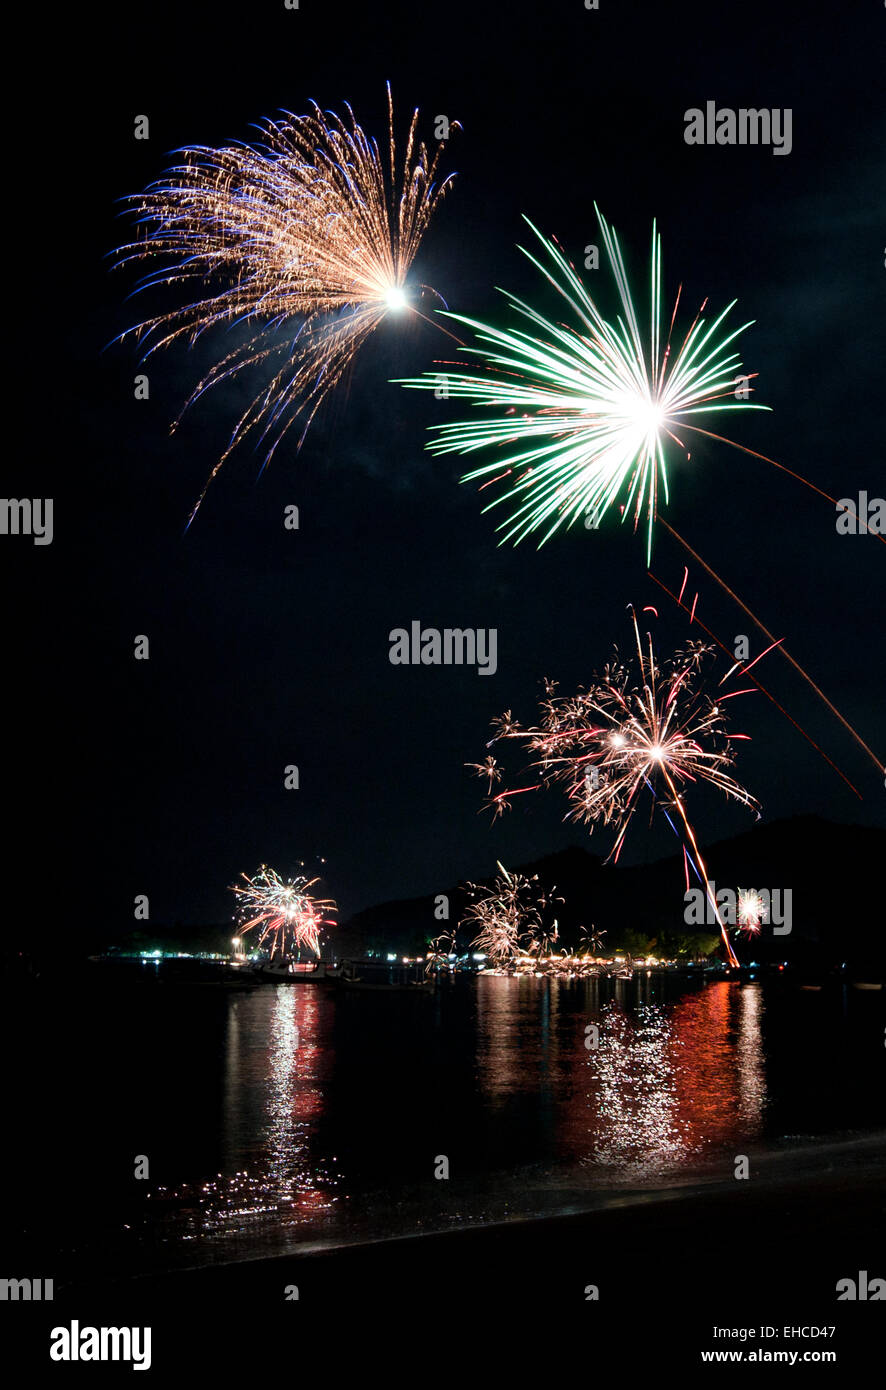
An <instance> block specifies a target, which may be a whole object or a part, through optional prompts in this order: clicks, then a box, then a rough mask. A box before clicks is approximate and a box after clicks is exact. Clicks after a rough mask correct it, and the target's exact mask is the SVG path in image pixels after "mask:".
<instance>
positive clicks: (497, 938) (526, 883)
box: [462, 863, 562, 969]
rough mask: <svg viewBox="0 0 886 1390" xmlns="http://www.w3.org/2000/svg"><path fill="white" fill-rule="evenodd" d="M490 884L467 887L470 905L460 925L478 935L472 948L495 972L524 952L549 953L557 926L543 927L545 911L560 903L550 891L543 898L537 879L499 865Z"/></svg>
mask: <svg viewBox="0 0 886 1390" xmlns="http://www.w3.org/2000/svg"><path fill="white" fill-rule="evenodd" d="M498 870H499V872H498V875H497V876H496V878H495V880H494V881H493V883H492V884H491V885H490V886H489V887H486V886H484V885H483V884H478V883H468V885H467V889H468V893H469V894H471V895H472V897H473V901H472V902H470V903H469V905H468V907H467V909H466V911H465V915H464V917H463V918H462V923H463V924H465V925H467V926H468V927H469V928H471V929H475V930H476V931H477V935H476V936H475V937H474V939H473V941H472V942H471V945H472V947H473V949H474V950H476V951H481V952H482V953H483V954H484V955H485V956H487V957H488V959H489V960H490V961H491V963H492V965H493V966H494V967H496V968H499V969H500V968H501V967H503V966H507V965H509V964H510V963H511V962H513V961H514V960H515V959H516V958H517V957H518V956H519V955H520V954H521V952H522V951H523V950H524V949H525V950H533V951H540V952H542V953H545V947H547V951H548V953H549V951H550V942H552V941H555V940H556V939H557V923H556V921H554V922H553V924H552V925H551V926H549V927H548V926H546V923H545V915H546V910H547V909H548V907H549V906H550V905H551V904H552V903H555V902H561V901H562V899H559V898H556V897H555V896H554V893H555V891H556V890H551V893H550V894H546V893H545V892H544V890H543V889H542V888H541V887H540V886H539V883H538V875H537V874H533V875H532V877H531V878H530V877H528V876H527V875H526V874H519V873H509V872H508V870H507V869H506V868H505V867H504V865H503V864H501V863H499V864H498Z"/></svg>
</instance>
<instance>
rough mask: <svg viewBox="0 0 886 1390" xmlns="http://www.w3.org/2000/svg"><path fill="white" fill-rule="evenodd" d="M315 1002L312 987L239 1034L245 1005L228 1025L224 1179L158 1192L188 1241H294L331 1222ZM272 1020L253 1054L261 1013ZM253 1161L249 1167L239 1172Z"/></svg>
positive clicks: (274, 999) (293, 991) (291, 990)
mask: <svg viewBox="0 0 886 1390" xmlns="http://www.w3.org/2000/svg"><path fill="white" fill-rule="evenodd" d="M319 1007H320V1005H319V1001H318V996H317V993H316V991H315V990H314V988H313V987H312V986H310V985H304V986H300V985H294V986H286V985H278V986H277V987H276V989H273V990H271V989H268V990H266V991H263V997H262V998H261V999H259V1000H256V999H255V998H254V997H253V998H251V999H250V1000H249V1008H250V1027H248V1028H247V1029H245V1030H241V1027H240V1017H239V1013H240V1005H239V1002H238V1001H231V1005H230V1007H229V1010H228V1017H227V1029H226V1039H225V1059H224V1097H223V1104H222V1135H221V1138H222V1163H223V1167H224V1168H225V1169H227V1171H223V1172H222V1173H219V1174H217V1175H216V1176H215V1177H214V1178H211V1179H209V1180H208V1181H205V1182H203V1183H201V1184H200V1185H199V1186H191V1185H190V1184H187V1183H183V1184H180V1185H179V1186H178V1187H177V1188H175V1189H173V1190H171V1191H170V1190H164V1189H161V1190H160V1191H159V1192H158V1197H159V1198H160V1199H161V1202H162V1203H163V1205H168V1206H169V1207H170V1208H173V1207H178V1208H179V1209H180V1213H182V1212H183V1213H184V1214H185V1217H186V1222H187V1234H186V1235H185V1236H184V1238H185V1239H190V1240H210V1241H211V1240H218V1239H224V1240H225V1241H226V1242H229V1241H230V1238H231V1237H232V1236H236V1233H237V1232H238V1231H243V1232H247V1231H251V1232H252V1233H253V1234H255V1230H254V1228H255V1227H256V1225H259V1226H261V1225H263V1224H264V1225H267V1226H268V1227H269V1229H273V1230H276V1231H277V1232H279V1233H280V1235H281V1238H282V1236H283V1233H284V1232H285V1233H287V1235H288V1238H289V1239H291V1237H292V1234H293V1231H292V1228H293V1227H296V1228H297V1227H299V1226H301V1225H310V1226H311V1228H312V1230H314V1231H316V1229H317V1226H318V1222H319V1223H320V1224H321V1225H322V1222H323V1218H324V1216H326V1215H327V1214H331V1213H332V1212H333V1209H334V1208H335V1205H336V1203H337V1201H338V1196H337V1189H338V1188H339V1187H340V1184H341V1175H340V1173H339V1172H338V1170H337V1167H336V1165H335V1163H334V1161H333V1162H330V1163H327V1162H325V1161H323V1160H322V1159H320V1158H315V1156H314V1154H313V1152H312V1138H313V1133H314V1125H315V1120H316V1117H317V1115H318V1114H319V1112H320V1110H321V1108H322V1103H323V1098H322V1088H321V1078H320V1068H321V1061H322V1056H321V1049H320V1047H319V1046H318V1044H317V1042H316V1038H317V1035H318V1031H319V1027H318V1010H319ZM257 1008H260V1009H262V1011H264V1010H267V1018H266V1028H265V1030H263V1031H264V1032H265V1036H266V1038H267V1041H266V1043H264V1044H258V1045H257V1044H256V1037H257V1029H256V1019H255V1012H256V1009H257ZM244 1152H245V1153H246V1155H247V1158H248V1160H249V1161H248V1163H247V1166H246V1167H245V1168H244V1167H240V1168H237V1169H236V1170H234V1171H231V1170H233V1169H234V1165H235V1164H236V1163H241V1164H242V1162H243V1158H244Z"/></svg>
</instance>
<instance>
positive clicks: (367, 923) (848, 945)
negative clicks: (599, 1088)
mask: <svg viewBox="0 0 886 1390" xmlns="http://www.w3.org/2000/svg"><path fill="white" fill-rule="evenodd" d="M704 853H705V859H706V862H707V866H708V870H709V873H710V876H711V878H712V879H713V881H714V883H715V885H716V887H717V888H718V889H721V888H732V889H733V890H737V889H738V888H739V887H741V888H756V889H758V890H759V889H763V888H766V889H769V890H770V892H773V891H775V890H780V891H781V892H782V893H784V890H790V892H791V895H792V897H791V927H792V930H791V932H790V934H789V935H784V936H774V935H773V933H772V930H771V927H770V928H769V929H768V930H767V928H766V927H764V930H763V932H762V934H761V936H760V937H758V938H756V939H755V941H754V943H753V954H754V958H755V959H758V960H790V961H792V962H795V963H815V964H822V965H827V964H835V963H838V962H839V961H842V960H849V961H859V962H861V961H864V962H877V963H879V965H880V967H882V966H883V964H884V962H886V941H884V931H883V918H884V911H883V903H882V895H881V892H880V889H879V886H878V882H879V873H878V871H879V866H880V865H881V864H882V863H883V862H884V857H886V831H884V830H877V829H871V828H866V827H853V826H846V825H838V824H834V823H832V822H829V821H826V820H824V819H823V818H821V817H818V816H798V817H794V818H792V819H790V820H783V821H774V822H772V823H771V824H769V825H756V826H754V827H753V828H752V829H750V830H748V831H746V832H744V833H743V834H741V835H738V836H735V837H734V838H732V839H729V840H724V841H720V842H719V843H716V844H714V845H712V846H710V847H705V851H704ZM507 867H508V869H512V868H513V869H519V870H520V872H522V873H525V874H538V876H539V880H540V883H541V884H543V885H544V886H545V888H547V889H552V888H553V887H554V886H555V885H556V887H557V889H558V891H559V894H560V895H561V896H562V897H564V898H565V900H566V901H565V903H564V904H563V905H562V906H561V907H559V908H558V911H557V917H558V921H559V924H560V940H561V944H562V945H564V946H573V947H575V946H577V945H578V944H579V935H578V929H579V926H581V925H584V926H586V927H590V926H591V925H592V924H593V925H594V926H595V927H596V928H597V929H598V930H602V931H605V932H606V933H607V935H606V938H605V945H606V947H607V948H617V947H627V948H629V949H634V950H635V952H637V953H639V952H641V951H642V949H643V946H642V942H643V940H646V941H648V942H650V943H651V942H653V941H654V942H656V943H658V946H659V949H666V948H670V949H676V943H677V942H678V940H679V938H681V937H683V936H686V935H687V934H689V933H693V932H697V931H698V930H699V929H698V928H693V927H691V926H687V924H686V922H685V920H684V911H685V908H686V903H685V901H684V892H685V880H684V868H683V862H682V855H680V854H677V855H672V856H669V857H668V858H667V859H662V860H658V861H656V862H655V863H653V864H648V865H640V866H636V865H634V866H630V867H621V866H613V865H611V864H605V863H604V862H603V861H602V860H601V858H600V857H599V856H598V855H595V854H593V853H591V852H590V851H589V850H586V849H583V848H580V847H579V846H577V845H576V846H573V847H571V848H569V849H566V850H562V851H560V852H558V853H556V854H552V855H547V856H545V857H543V858H541V859H538V860H535V861H534V862H532V863H529V864H520V865H507ZM494 876H495V873H494V870H493V872H492V873H491V874H489V875H488V876H487V877H486V878H484V879H483V880H479V881H481V882H484V883H488V882H490V881H491V880H492V879H493V878H494ZM690 886H691V887H693V888H696V887H698V886H699V885H698V883H697V880H696V879H695V877H694V876H693V875H692V874H691V873H690ZM440 892H441V893H444V894H445V895H446V897H447V898H448V900H449V920H448V921H442V920H437V919H435V915H434V913H435V902H436V895H435V894H428V895H427V896H425V897H421V898H410V899H405V900H400V901H394V902H388V903H381V904H379V905H378V906H375V907H371V908H367V909H365V910H364V911H363V912H359V913H357V914H356V915H355V916H353V917H351V918H350V919H349V920H348V921H347V922H345V923H343V924H342V926H341V927H340V928H339V930H338V932H337V933H336V947H337V951H338V952H339V953H341V954H345V953H348V952H350V953H353V954H357V953H363V952H365V951H367V950H374V951H378V950H388V951H392V952H397V953H398V954H412V953H415V952H423V951H424V950H425V949H426V946H427V943H428V940H429V939H430V938H432V937H434V936H436V935H437V934H438V933H439V932H440V931H441V930H443V929H444V928H448V927H452V926H453V925H454V923H455V922H456V921H458V919H459V918H460V917H461V916H462V914H463V912H464V907H465V903H466V898H465V894H464V890H463V887H461V886H453V887H450V888H448V889H441V890H440ZM701 930H702V931H704V932H706V933H708V934H710V933H711V932H716V930H717V928H716V926H708V927H703V928H701ZM467 941H468V934H467V931H466V929H462V931H461V932H460V934H459V944H460V946H466V945H467Z"/></svg>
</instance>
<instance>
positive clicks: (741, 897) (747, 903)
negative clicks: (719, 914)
mask: <svg viewBox="0 0 886 1390" xmlns="http://www.w3.org/2000/svg"><path fill="white" fill-rule="evenodd" d="M767 915H768V913H767V909H766V903H765V901H764V900H763V897H762V894H760V893H758V892H757V890H756V889H755V888H739V890H738V905H737V908H736V913H735V917H736V929H737V931H739V932H744V934H745V935H746V936H748V937H751V936H759V935H760V931H761V928H762V924H763V923H764V922H765V921H766V918H767Z"/></svg>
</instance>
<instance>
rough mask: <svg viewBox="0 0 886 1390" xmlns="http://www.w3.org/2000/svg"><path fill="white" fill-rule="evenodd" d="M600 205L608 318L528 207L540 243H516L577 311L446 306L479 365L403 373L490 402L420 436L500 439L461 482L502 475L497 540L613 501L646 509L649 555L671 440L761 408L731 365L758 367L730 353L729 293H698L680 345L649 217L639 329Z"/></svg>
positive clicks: (437, 444)
mask: <svg viewBox="0 0 886 1390" xmlns="http://www.w3.org/2000/svg"><path fill="white" fill-rule="evenodd" d="M595 207H596V205H595ZM597 216H598V218H599V222H600V230H601V234H602V239H603V244H604V247H605V250H606V254H607V256H608V259H609V264H610V268H611V270H612V274H613V276H614V279H615V282H616V285H617V288H618V294H619V300H620V304H621V312H620V313H619V315H618V316H617V317H616V318H615V319H614V320H612V319H608V318H606V317H604V315H603V314H602V313H601V311H600V310H599V309H598V307H597V304H596V303H595V301H594V299H593V298H592V296H591V294H590V292H589V290H588V288H587V286H586V284H585V283H584V282H583V281H582V279H581V278H580V277H579V275H578V274H577V272H576V270H575V268H574V266H573V265H572V264H571V263H570V262H569V261H568V260H567V258H566V256H565V255H564V254H563V252H562V251H561V250H560V248H559V246H557V244H556V243H555V242H553V241H550V240H548V239H547V238H545V237H544V236H543V235H542V233H541V232H539V231H538V230H537V228H536V227H534V226H533V225H532V223H531V222H530V221H529V219H528V218H525V219H524V220H525V221H526V222H527V223H528V225H529V226H530V228H531V229H532V231H533V232H534V233H535V235H536V237H538V239H539V241H540V242H541V245H542V248H543V250H544V259H542V260H538V259H536V257H535V256H534V255H532V254H531V253H530V252H529V251H527V250H526V249H525V248H524V247H521V248H520V250H521V251H523V254H524V255H525V256H527V257H528V259H529V260H530V261H531V262H532V264H533V265H534V266H535V267H536V268H537V269H538V270H539V271H540V273H541V274H542V275H543V276H544V278H545V279H546V280H547V281H548V283H549V284H550V285H552V286H553V288H554V289H555V290H556V291H557V293H558V294H559V295H561V296H562V298H563V299H564V300H565V302H566V304H567V305H568V307H569V310H570V313H571V315H572V319H573V324H572V325H571V326H567V325H565V324H563V323H560V322H558V321H555V320H553V319H549V318H546V317H545V316H544V314H542V313H541V312H540V311H539V310H537V309H534V308H532V307H531V306H530V305H528V304H525V303H523V301H522V300H520V299H518V298H517V297H516V296H515V295H512V294H508V293H507V292H504V293H505V296H506V298H507V300H508V302H509V304H510V306H511V308H512V309H514V310H515V311H516V313H517V314H518V315H519V316H520V317H521V318H522V319H523V320H524V321H526V322H527V323H528V324H529V325H530V331H529V332H526V331H523V330H520V329H518V328H513V329H510V330H508V329H504V328H498V327H491V326H490V325H488V324H484V323H479V322H477V321H476V320H475V319H469V318H465V317H463V316H462V315H459V314H449V315H447V317H449V318H453V319H455V320H456V321H457V322H459V323H462V324H465V325H466V326H467V327H468V328H471V329H473V330H474V333H475V343H474V344H472V345H471V351H472V352H473V353H474V354H475V355H476V356H477V357H479V358H480V359H482V363H483V364H484V371H483V372H482V373H479V372H465V371H464V370H463V364H461V363H452V364H445V365H444V366H443V367H442V369H441V370H438V371H435V372H426V373H425V374H424V376H422V377H418V378H411V379H407V380H404V381H402V382H401V383H400V384H401V385H404V386H407V387H411V388H417V389H424V390H434V391H438V392H439V390H440V383H441V380H443V381H445V394H446V396H450V397H455V398H456V399H463V400H468V401H470V402H471V404H472V405H474V406H475V407H478V408H480V409H486V410H488V411H490V412H491V413H490V414H487V415H483V416H479V417H474V418H472V419H470V420H461V421H455V422H451V423H447V424H443V425H434V426H432V427H431V428H432V429H433V431H434V433H435V438H434V439H433V440H432V442H431V443H430V444H429V445H428V446H427V447H428V448H429V449H430V450H431V451H432V452H433V453H435V454H449V453H458V454H462V455H473V454H476V453H480V452H483V451H488V450H494V451H495V457H494V459H492V461H491V462H488V463H485V464H483V465H482V466H481V467H479V468H475V469H473V470H472V471H471V472H470V473H467V474H465V476H464V478H463V479H462V481H463V482H480V483H481V484H482V486H484V487H485V486H489V485H492V484H495V483H501V484H502V486H503V491H502V492H501V495H500V496H499V497H497V498H496V499H495V500H494V501H493V502H491V503H489V507H487V510H489V509H490V508H493V507H498V506H506V507H508V508H509V509H510V510H509V515H508V517H507V518H506V520H505V521H504V522H502V523H501V525H500V526H499V528H498V529H499V530H500V531H502V532H503V533H504V535H503V540H505V541H506V540H513V541H515V542H517V541H520V540H523V539H524V538H525V537H527V536H529V535H531V534H534V533H536V532H537V533H540V541H539V544H540V545H541V544H543V543H544V542H545V541H546V540H548V539H549V538H550V537H551V536H552V535H553V534H554V533H555V532H556V531H558V530H560V529H562V528H564V527H570V526H573V525H574V524H575V523H576V522H577V521H584V520H585V519H588V518H589V519H591V521H592V522H593V524H594V525H596V524H597V523H598V522H599V521H600V520H602V518H603V517H604V516H605V514H606V512H607V511H608V510H609V508H610V507H612V506H613V505H615V504H617V503H620V504H621V505H622V507H623V509H624V512H625V514H627V512H628V511H632V512H633V517H634V527H635V529H636V528H637V526H639V524H640V521H641V519H642V518H643V517H644V515H645V518H646V533H647V540H646V549H647V557H648V556H649V555H650V554H651V550H652V530H653V522H654V519H655V513H656V507H657V503H658V495H659V489H661V491H662V493H663V496H664V499H665V501H666V500H667V496H668V475H667V446H668V443H669V442H670V443H672V444H675V445H677V446H678V447H680V448H682V449H683V450H684V451H686V452H688V449H687V442H686V438H685V435H686V432H687V431H695V430H696V426H695V425H694V424H693V421H694V420H695V419H696V418H697V417H707V416H709V415H711V414H713V413H715V412H722V411H732V410H766V409H768V407H767V406H761V405H753V404H751V403H749V402H748V401H747V400H746V399H743V398H741V397H740V396H739V395H738V392H737V385H738V380H739V378H741V380H742V381H743V382H744V384H745V386H747V383H748V382H749V381H750V378H751V375H753V374H747V375H744V376H742V373H741V361H740V358H739V355H738V354H737V353H736V352H735V351H733V350H732V344H733V343H734V342H735V340H736V338H738V337H739V335H740V334H741V333H742V332H744V330H745V328H748V327H750V324H747V323H746V324H742V325H741V326H740V327H738V328H734V329H732V330H731V331H729V332H727V331H726V330H725V328H724V323H725V320H726V317H727V315H728V314H729V312H730V310H731V309H732V308H733V306H734V304H735V301H734V300H733V302H732V304H729V305H727V307H726V308H725V309H724V310H723V311H722V312H721V313H720V314H718V315H717V316H716V318H714V319H713V320H712V321H711V322H708V321H707V320H706V319H704V318H702V317H701V314H702V311H703V309H704V307H705V305H704V304H702V306H701V309H699V312H698V313H697V314H696V316H695V319H694V321H693V322H692V324H691V325H690V327H689V329H688V331H687V332H686V333H685V336H684V337H683V339H682V342H680V344H679V346H677V347H675V346H674V345H673V341H672V340H673V335H674V329H675V323H676V317H677V309H678V306H679V300H680V295H679V293H678V295H677V300H676V302H675V304H674V309H673V313H672V315H671V319H670V324H668V323H667V321H666V320H664V319H663V310H662V286H661V237H660V236H659V234H658V231H657V230H656V226H655V223H653V229H652V258H651V272H650V287H649V296H650V299H649V302H650V315H649V326H648V331H647V333H646V335H645V336H644V332H643V330H642V328H641V325H640V317H639V315H638V312H637V309H636V306H635V302H634V298H633V295H632V293H631V288H630V284H629V281H628V276H627V272H626V270H625V265H624V260H623V258H622V253H621V247H620V245H619V242H618V237H617V236H616V233H615V231H614V230H613V229H612V228H611V227H610V226H609V224H608V223H607V222H606V220H605V218H604V217H603V216H602V214H601V213H600V212H599V209H597ZM674 341H676V340H674ZM484 345H488V346H484ZM748 389H749V388H748ZM701 433H705V431H701Z"/></svg>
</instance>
